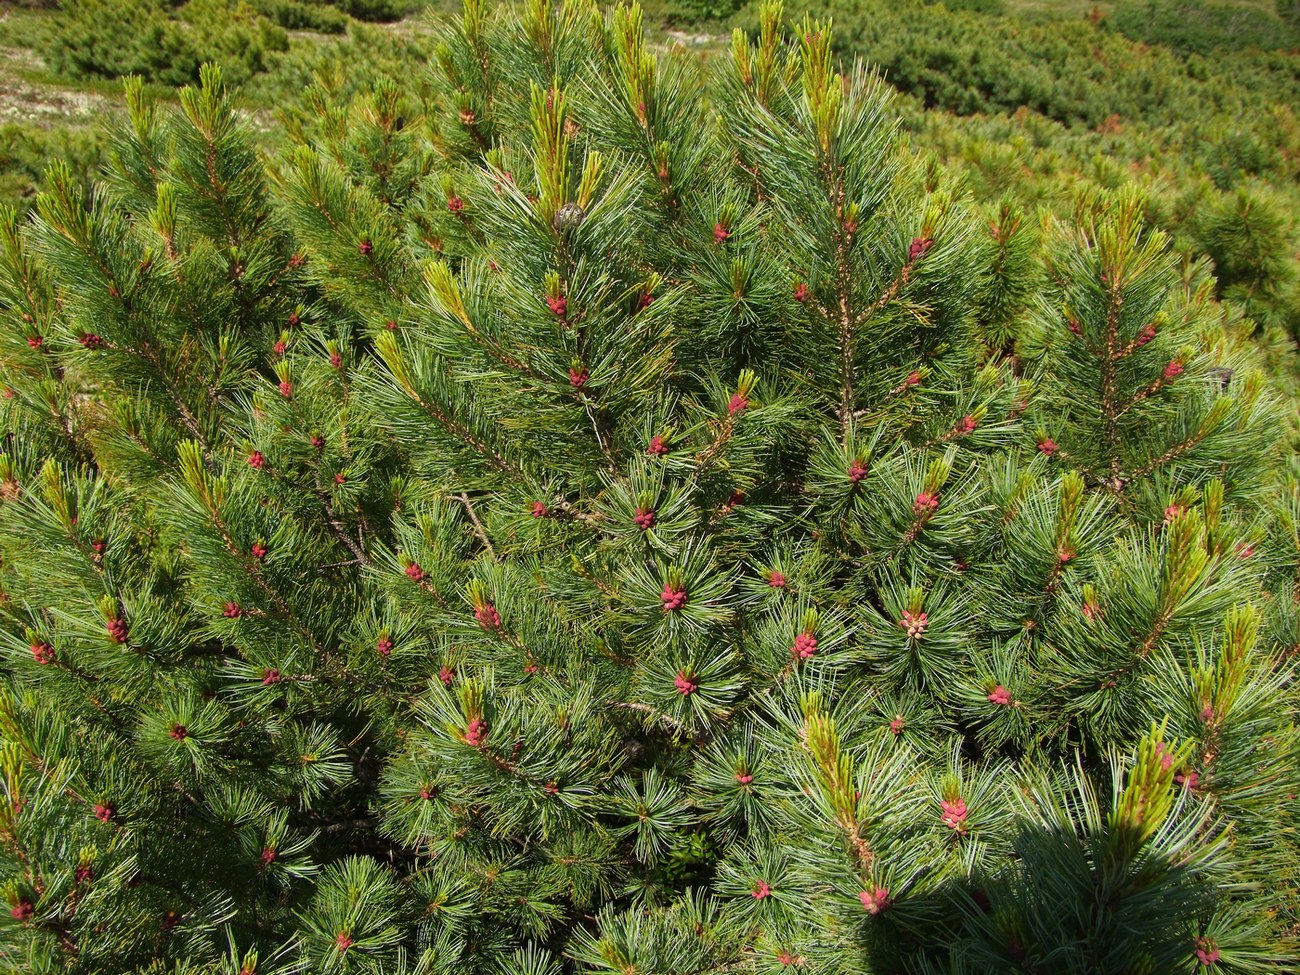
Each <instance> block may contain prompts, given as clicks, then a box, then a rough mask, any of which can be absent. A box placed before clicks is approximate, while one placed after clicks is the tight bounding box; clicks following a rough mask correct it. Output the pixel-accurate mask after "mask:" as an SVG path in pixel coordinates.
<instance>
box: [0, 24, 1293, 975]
mask: <svg viewBox="0 0 1300 975" xmlns="http://www.w3.org/2000/svg"><path fill="white" fill-rule="evenodd" d="M936 9H937V8H936ZM780 19H781V14H780V11H779V9H777V8H774V7H767V8H765V9H764V11H763V18H762V29H761V31H759V32H758V33H757V34H756V36H754V37H753V38H747V37H746V36H745V35H744V34H743V33H738V34H737V35H736V36H735V37H734V39H733V44H732V49H731V51H730V52H729V54H728V55H727V57H726V58H725V60H721V63H715V64H713V65H711V66H710V67H709V70H705V69H704V68H703V67H702V65H701V63H700V61H699V60H698V59H696V58H694V57H692V56H690V55H688V54H687V53H685V52H683V51H681V50H677V51H674V52H670V53H668V54H666V55H657V54H656V53H654V52H653V51H652V50H651V49H650V48H649V47H648V45H647V43H646V40H645V37H644V34H643V31H642V25H641V17H640V12H639V11H638V10H636V9H630V10H629V9H619V10H617V11H615V12H614V13H613V14H612V15H609V16H601V15H600V14H599V13H598V11H597V10H596V9H595V8H594V7H593V6H591V5H589V4H586V3H582V2H570V3H565V4H562V5H560V6H558V7H552V6H551V5H549V4H546V3H542V2H538V3H532V4H529V5H528V6H527V7H526V8H525V9H524V10H522V11H520V12H518V13H510V12H505V13H498V14H496V15H493V14H491V13H490V12H489V11H488V10H486V9H485V7H484V6H483V5H482V4H480V3H476V2H471V3H469V4H468V5H467V7H466V10H465V13H464V15H463V17H461V18H460V19H459V20H458V21H457V22H456V23H454V24H450V25H446V26H445V27H444V28H443V30H442V33H441V35H440V38H439V44H438V46H437V48H436V52H435V58H434V62H433V63H434V67H435V73H434V75H433V76H432V77H430V78H427V79H422V83H421V84H419V85H416V84H415V83H414V82H412V83H411V84H410V85H409V87H408V86H407V85H405V84H404V82H405V80H406V79H400V81H401V82H402V83H399V79H394V78H387V79H381V80H379V81H376V82H374V83H373V84H369V85H364V84H361V82H360V80H359V79H358V78H357V77H356V74H355V73H349V72H346V71H340V72H337V73H335V74H334V75H333V76H332V77H322V78H321V79H320V81H318V82H317V83H315V84H314V85H313V86H312V87H311V88H310V89H309V90H308V91H307V92H306V94H305V96H304V98H303V100H302V102H301V104H300V105H298V106H296V107H292V108H291V109H290V111H289V112H288V113H287V121H288V123H289V124H288V125H287V126H286V132H285V142H286V144H285V145H284V146H282V148H281V149H280V151H279V152H277V153H276V154H275V155H274V156H273V157H272V158H271V159H270V160H266V159H264V158H263V157H262V156H261V155H260V154H259V153H258V151H257V149H256V146H255V143H254V142H253V140H252V137H251V135H250V133H249V130H248V128H247V124H246V122H244V121H241V119H240V117H239V116H238V115H237V113H236V112H235V111H234V110H233V107H232V105H231V104H230V102H229V101H228V100H227V99H226V97H225V96H224V93H223V90H222V86H221V83H220V79H219V75H218V73H217V72H216V71H215V70H212V69H205V71H204V72H203V77H202V84H201V85H200V86H198V87H194V88H188V89H186V90H184V91H183V92H182V93H181V96H180V105H179V108H169V107H167V106H159V105H157V104H155V103H154V102H153V101H152V100H151V99H149V98H148V97H147V96H146V94H145V91H144V89H143V87H142V85H140V84H139V83H137V82H133V83H131V84H130V85H128V102H129V109H130V112H129V117H128V118H126V119H124V120H123V121H122V124H121V125H120V126H119V127H118V129H117V130H116V131H115V133H114V138H113V141H112V145H111V152H110V154H109V166H108V168H107V171H106V175H105V179H104V181H103V182H102V183H101V184H100V185H99V187H98V189H97V190H96V192H95V193H94V194H93V196H91V197H89V198H87V195H86V194H85V192H84V190H83V188H81V187H78V186H76V185H75V183H74V180H73V179H72V176H71V174H70V173H68V171H67V170H66V169H65V168H63V167H56V168H55V169H54V170H53V171H52V172H51V176H50V181H49V188H48V190H47V192H45V193H44V194H43V195H42V196H41V197H40V198H39V201H38V205H37V207H36V212H35V214H34V215H32V216H31V217H30V218H28V217H26V216H22V215H19V214H17V213H9V214H6V216H5V219H4V220H3V222H2V223H0V244H2V245H3V247H2V250H0V258H2V259H0V304H3V309H2V310H0V318H2V321H3V325H2V326H0V388H2V389H3V392H4V396H3V398H2V399H0V409H2V410H3V414H2V416H3V422H4V424H5V432H6V434H7V437H6V440H5V446H6V450H5V452H4V454H3V455H2V456H0V592H2V593H3V596H4V598H3V599H2V600H0V652H2V653H3V655H4V669H5V670H4V683H3V687H2V688H0V773H2V774H0V787H2V788H3V789H4V790H5V795H4V797H3V798H4V800H5V801H0V849H2V850H3V857H2V858H0V892H2V893H3V896H4V898H5V899H6V902H7V904H8V906H9V913H10V916H9V918H8V919H6V920H5V923H4V925H3V926H2V927H0V961H2V962H3V963H4V964H5V965H7V966H8V967H10V968H13V969H15V970H18V971H24V972H33V973H53V972H74V973H75V972H87V973H89V972H100V971H110V970H111V971H114V972H140V973H144V972H149V973H160V972H164V971H165V972H175V973H180V975H200V973H202V975H215V973H222V975H236V973H242V975H288V973H289V972H294V971H311V972H358V973H360V972H364V973H373V975H379V973H385V975H392V973H403V972H411V973H415V972H419V973H448V975H451V973H456V975H460V973H465V975H469V973H485V975H486V973H493V975H552V973H559V972H591V973H596V972H601V973H622V975H629V973H673V975H677V973H681V975H686V973H705V972H724V971H726V972H738V971H743V972H756V973H757V972H778V971H783V972H790V971H795V972H810V973H825V975H831V973H841V972H847V973H855V972H856V973H869V972H887V971H896V970H901V971H906V972H909V973H912V972H915V973H926V975H930V973H934V975H938V973H941V972H942V973H948V975H957V973H966V972H970V973H976V972H979V973H984V972H1024V971H1039V972H1045V971H1052V972H1070V973H1079V975H1084V973H1088V975H1098V973H1114V975H1152V973H1167V972H1188V973H1190V972H1193V971H1201V970H1205V969H1206V968H1207V967H1210V966H1213V970H1214V971H1223V972H1237V973H1242V975H1244V973H1259V972H1267V971H1278V972H1282V971H1287V970H1291V969H1293V967H1294V965H1295V962H1296V958H1297V947H1296V937H1295V932H1296V930H1297V924H1298V923H1300V901H1298V900H1297V898H1298V895H1297V866H1296V863H1297V854H1300V844H1298V843H1297V834H1296V832H1295V830H1294V824H1293V819H1294V810H1295V800H1294V796H1295V794H1296V793H1297V792H1300V766H1298V765H1297V758H1300V755H1297V749H1298V748H1300V737H1298V736H1297V733H1296V728H1295V716H1296V700H1295V694H1294V690H1293V688H1292V681H1293V676H1294V663H1293V658H1294V656H1295V648H1296V647H1297V646H1298V645H1300V609H1298V608H1297V603H1296V593H1297V591H1298V590H1297V586H1298V585H1300V574H1298V572H1300V570H1298V567H1297V554H1298V553H1300V492H1298V491H1297V488H1296V486H1295V485H1294V484H1293V483H1291V482H1290V481H1289V480H1288V479H1287V477H1286V473H1285V458H1284V457H1283V456H1282V452H1281V450H1280V449H1279V444H1278V437H1277V431H1278V428H1279V424H1280V422H1281V413H1280V403H1279V399H1278V397H1277V395H1276V391H1275V390H1273V389H1271V388H1270V387H1269V385H1268V383H1267V382H1266V380H1265V379H1264V377H1263V376H1262V375H1261V373H1260V372H1259V370H1258V368H1257V365H1258V361H1259V360H1258V357H1257V355H1256V351H1255V349H1254V347H1253V345H1252V343H1251V342H1250V341H1249V338H1248V332H1249V327H1248V326H1247V325H1246V324H1245V323H1243V322H1242V321H1241V320H1240V318H1239V317H1238V316H1236V315H1233V314H1229V313H1226V312H1225V309H1224V308H1223V306H1221V305H1220V304H1219V303H1218V302H1217V301H1216V297H1215V293H1216V287H1218V288H1221V289H1222V290H1223V292H1224V293H1225V294H1226V293H1228V292H1230V291H1232V290H1233V289H1246V290H1249V289H1251V287H1252V282H1253V281H1254V280H1255V278H1253V277H1252V275H1253V274H1254V273H1255V270H1254V269H1255V267H1256V265H1257V264H1258V263H1259V262H1260V261H1261V260H1263V259H1264V258H1265V257H1267V255H1266V254H1261V253H1259V252H1258V250H1257V251H1256V252H1255V253H1254V255H1253V256H1251V253H1250V251H1249V250H1246V249H1243V247H1242V245H1240V243H1239V242H1236V241H1235V235H1236V230H1235V229H1234V228H1236V227H1237V226H1238V224H1239V223H1240V222H1241V221H1243V220H1244V221H1247V222H1251V221H1255V220H1256V219H1259V225H1260V227H1261V233H1264V234H1267V233H1277V232H1278V231H1277V229H1276V227H1274V226H1273V225H1272V224H1270V223H1269V221H1268V219H1266V218H1257V217H1256V216H1255V215H1254V214H1253V213H1252V212H1251V211H1252V201H1251V198H1250V197H1249V196H1248V195H1247V196H1241V197H1239V198H1238V197H1234V199H1239V202H1238V204H1237V206H1236V208H1235V209H1233V208H1228V209H1225V210H1223V211H1221V212H1217V211H1216V212H1211V213H1210V214H1208V215H1206V216H1205V217H1204V218H1203V220H1204V224H1203V231H1202V232H1203V233H1204V240H1205V242H1206V244H1205V246H1206V247H1207V248H1208V247H1211V246H1214V247H1220V248H1222V249H1221V250H1220V251H1217V252H1213V253H1215V254H1217V259H1218V260H1219V261H1220V263H1223V264H1224V265H1225V266H1226V267H1229V269H1230V270H1232V275H1230V276H1227V277H1225V278H1224V280H1223V282H1222V283H1221V284H1219V285H1216V282H1215V280H1214V279H1213V278H1212V277H1210V276H1209V275H1208V274H1207V269H1206V267H1205V266H1204V265H1203V264H1202V265H1199V266H1195V267H1192V268H1186V269H1184V268H1182V267H1181V266H1180V261H1179V259H1178V255H1177V253H1176V251H1175V250H1174V249H1173V246H1172V242H1171V240H1170V239H1169V237H1168V236H1167V235H1166V234H1164V233H1163V232H1161V231H1160V230H1158V229H1153V228H1152V227H1151V225H1150V219H1149V218H1150V202H1149V200H1148V199H1145V198H1143V197H1142V196H1140V195H1138V194H1136V193H1135V192H1133V191H1132V190H1123V191H1120V192H1085V193H1083V194H1081V195H1079V194H1076V196H1075V198H1074V200H1073V202H1072V204H1071V205H1070V206H1069V207H1068V208H1067V207H1055V208H1054V209H1057V210H1058V212H1060V213H1061V215H1060V216H1054V215H1053V214H1052V213H1051V212H1045V213H1044V214H1043V219H1041V220H1040V219H1038V215H1037V214H1035V213H1033V212H1032V211H1030V210H1028V209H1027V208H1026V207H1025V206H1024V205H1023V204H1021V203H1018V202H1017V201H1016V200H1015V199H1013V198H1011V197H1010V196H1008V197H1007V198H1005V199H999V201H998V202H996V203H995V204H993V205H992V206H991V207H990V208H988V209H987V210H984V209H981V208H980V206H979V204H977V203H976V202H974V201H972V200H971V199H970V198H969V197H968V196H967V195H966V188H967V187H966V184H965V182H964V181H963V180H962V179H960V178H958V176H957V175H956V174H954V173H953V172H951V171H949V170H947V169H945V168H944V167H942V166H938V165H934V164H932V163H930V162H928V161H927V160H925V159H924V158H918V157H917V156H916V155H915V154H914V153H913V152H912V151H911V148H910V147H909V146H908V145H907V144H906V143H905V142H904V141H902V140H901V139H900V138H899V135H900V126H899V124H898V120H897V118H896V116H895V114H894V108H895V106H894V102H893V101H892V100H891V94H890V92H889V89H888V88H887V87H886V86H885V85H884V84H883V83H882V82H881V81H880V80H879V79H878V78H877V77H875V76H873V75H872V74H871V73H870V72H869V71H868V70H867V69H866V68H864V67H862V66H861V65H855V64H849V65H847V66H845V67H844V68H843V70H841V67H840V64H839V62H838V60H837V58H836V57H835V55H834V50H835V48H834V47H833V44H834V43H835V42H834V36H833V34H832V33H831V32H830V30H829V28H828V26H827V25H826V24H821V23H804V24H803V25H801V27H800V29H799V31H798V34H797V35H796V36H795V38H794V39H793V40H791V39H788V38H787V37H785V36H784V35H783V34H782V31H781V30H780ZM989 124H995V123H993V122H989ZM1045 124H1048V123H1045ZM1198 219H1202V218H1199V217H1198ZM1239 252H1240V253H1245V254H1247V258H1246V259H1245V260H1243V262H1242V263H1241V264H1240V266H1238V265H1236V264H1233V260H1234V258H1231V257H1230V255H1234V254H1237V253H1239ZM1046 905H1050V909H1045V906H1046Z"/></svg>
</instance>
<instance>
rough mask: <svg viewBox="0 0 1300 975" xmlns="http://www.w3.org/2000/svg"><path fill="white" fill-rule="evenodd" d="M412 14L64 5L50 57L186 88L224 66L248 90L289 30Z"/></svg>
mask: <svg viewBox="0 0 1300 975" xmlns="http://www.w3.org/2000/svg"><path fill="white" fill-rule="evenodd" d="M413 9H414V8H413V7H412V5H411V4H409V3H406V2H404V0H332V2H331V3H317V2H303V0H186V2H184V3H182V4H179V5H177V4H173V3H170V2H168V0H63V2H62V4H61V9H60V11H59V13H58V14H57V15H56V16H54V17H52V18H51V19H50V21H49V23H48V46H47V48H46V51H47V56H48V58H49V61H50V65H51V66H52V67H53V68H54V70H56V71H58V72H60V73H62V74H65V75H67V76H69V77H74V78H76V77H83V78H84V77H92V76H99V77H107V78H118V77H123V76H125V75H138V76H140V77H142V78H145V79H147V80H149V81H154V82H158V83H161V84H165V85H179V84H185V83H187V82H191V81H196V80H197V79H198V72H199V66H200V65H201V64H203V63H204V62H207V61H218V62H220V63H221V64H222V65H223V66H224V68H225V70H226V72H227V74H228V75H229V76H230V81H231V83H233V84H243V83H244V82H246V81H247V80H248V79H249V78H251V77H252V76H253V75H256V74H260V73H262V72H265V71H266V70H268V68H269V67H270V62H269V60H268V58H269V56H270V55H271V54H272V53H273V52H284V51H287V50H288V48H289V38H288V35H287V34H286V33H285V31H286V30H311V31H319V32H324V33H329V34H338V33H342V32H343V31H344V30H346V28H347V26H348V24H349V23H350V22H351V21H350V19H349V18H350V17H355V18H357V19H360V20H377V21H387V20H395V19H398V18H400V17H402V16H403V15H405V14H407V13H410V12H411V11H412V10H413ZM123 25H130V29H129V30H123V29H122V28H123Z"/></svg>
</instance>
